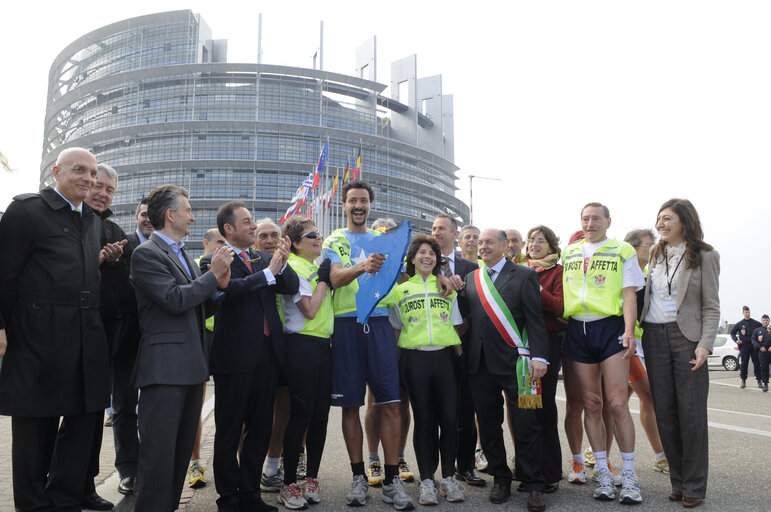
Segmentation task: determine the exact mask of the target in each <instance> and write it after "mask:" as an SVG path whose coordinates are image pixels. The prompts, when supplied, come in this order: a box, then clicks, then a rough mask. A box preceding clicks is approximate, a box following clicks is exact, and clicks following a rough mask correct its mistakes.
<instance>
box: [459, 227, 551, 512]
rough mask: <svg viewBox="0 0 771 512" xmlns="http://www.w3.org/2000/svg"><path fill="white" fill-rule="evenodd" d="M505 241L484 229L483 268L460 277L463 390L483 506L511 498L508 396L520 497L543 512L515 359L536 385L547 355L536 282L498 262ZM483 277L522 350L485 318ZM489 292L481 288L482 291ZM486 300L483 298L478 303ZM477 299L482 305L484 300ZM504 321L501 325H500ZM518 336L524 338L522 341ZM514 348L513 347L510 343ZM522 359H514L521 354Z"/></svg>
mask: <svg viewBox="0 0 771 512" xmlns="http://www.w3.org/2000/svg"><path fill="white" fill-rule="evenodd" d="M504 247H506V233H505V232H504V231H501V230H499V229H486V230H484V231H483V232H482V233H481V234H480V236H479V254H480V255H481V257H482V261H483V262H484V266H483V267H482V268H480V269H478V270H475V271H473V272H471V273H469V274H467V275H466V278H465V281H466V288H465V289H464V290H463V291H462V292H461V294H460V307H461V309H463V302H464V301H465V302H466V303H467V307H468V310H469V311H470V317H471V337H470V339H469V342H468V355H467V356H466V357H467V358H468V372H469V386H470V388H471V395H472V397H473V402H474V408H475V409H476V413H477V420H478V421H479V431H480V434H481V438H482V449H483V450H484V452H485V454H486V456H487V460H488V461H489V465H488V466H487V472H488V473H489V474H490V475H492V476H493V488H492V489H491V491H490V501H492V502H493V503H503V502H505V501H506V500H507V499H508V497H509V496H510V494H511V479H512V475H511V470H510V469H509V467H508V465H507V463H506V449H505V447H504V444H503V431H502V430H501V424H502V423H503V406H504V401H503V396H502V394H501V392H502V391H505V392H506V393H508V394H509V396H510V397H511V399H510V400H509V409H510V411H511V416H512V425H513V427H514V440H515V444H516V446H515V450H516V456H517V464H518V466H519V473H520V474H521V479H522V482H523V483H524V484H525V489H526V490H527V493H528V497H527V510H528V511H531V512H537V511H542V510H544V509H545V508H546V504H545V503H544V499H543V491H544V489H545V487H546V482H545V480H544V477H543V473H542V471H541V458H542V453H541V452H542V450H541V427H540V424H539V423H538V420H537V419H536V416H535V410H534V409H527V408H524V407H520V406H518V402H519V401H518V400H517V397H518V395H519V385H520V383H519V382H517V371H516V365H517V358H518V357H520V355H529V356H530V358H531V363H530V364H531V366H530V380H531V382H536V381H538V379H540V378H541V377H543V376H544V375H545V374H546V369H547V364H548V361H547V358H548V354H549V348H548V338H547V334H546V326H545V324H544V321H543V315H542V312H541V296H540V292H539V284H538V277H537V276H536V273H535V272H534V271H533V270H531V269H530V268H528V267H523V266H521V265H516V264H514V263H513V262H511V261H509V260H508V259H506V258H505V257H504ZM485 273H486V275H489V282H490V285H489V286H491V287H494V289H495V290H496V293H497V294H498V295H499V297H500V299H501V300H502V301H503V302H504V303H505V305H504V307H505V308H506V309H507V310H508V311H509V312H510V313H511V318H512V320H513V322H514V323H515V324H516V326H515V327H516V329H518V333H524V332H525V331H526V332H527V335H526V339H527V349H529V354H527V353H526V351H525V349H524V348H523V349H519V348H516V347H515V346H511V345H510V344H509V341H505V339H504V337H503V336H502V334H501V333H500V331H499V330H498V329H497V328H496V323H495V322H500V321H501V318H500V316H496V318H492V317H491V311H492V310H491V309H489V308H488V307H487V306H486V305H487V304H489V302H490V300H492V299H490V298H489V295H486V294H485V291H484V290H483V289H480V286H479V285H478V284H477V282H479V283H482V282H483V281H484V282H487V277H486V275H485ZM484 286H488V285H484V284H483V285H482V288H484ZM485 297H487V298H485ZM483 299H484V300H483ZM504 321H507V320H504ZM524 336H525V334H523V337H524ZM512 343H513V342H512ZM520 353H521V354H520Z"/></svg>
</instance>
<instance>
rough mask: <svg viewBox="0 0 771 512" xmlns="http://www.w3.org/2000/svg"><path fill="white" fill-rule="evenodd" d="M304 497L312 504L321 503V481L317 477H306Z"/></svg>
mask: <svg viewBox="0 0 771 512" xmlns="http://www.w3.org/2000/svg"><path fill="white" fill-rule="evenodd" d="M303 497H304V498H305V501H307V502H308V503H310V504H312V505H316V504H318V503H321V497H320V496H319V481H318V480H316V479H315V478H311V477H306V478H305V486H304V487H303Z"/></svg>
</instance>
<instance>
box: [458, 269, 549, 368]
mask: <svg viewBox="0 0 771 512" xmlns="http://www.w3.org/2000/svg"><path fill="white" fill-rule="evenodd" d="M465 281H466V287H465V288H464V289H463V291H462V292H461V293H460V295H459V300H460V301H461V302H463V301H466V303H467V304H468V308H469V310H470V311H471V337H470V339H469V353H468V365H469V374H471V375H474V374H475V373H477V372H478V371H479V367H480V362H481V360H482V349H483V348H484V362H485V364H486V366H487V370H488V371H489V372H490V374H492V375H511V376H513V375H516V363H517V357H518V355H519V354H518V352H517V349H515V348H512V347H510V346H509V345H507V344H506V342H505V341H504V340H503V337H502V336H501V335H500V334H499V333H498V330H497V329H496V328H495V324H493V322H492V320H491V319H490V317H489V316H488V315H487V312H485V310H484V308H483V307H482V302H481V301H480V299H479V292H478V291H477V288H476V285H475V284H474V272H471V273H469V274H467V275H466V278H465ZM494 285H495V288H496V290H498V293H499V294H500V295H501V298H502V299H503V300H504V302H505V303H506V305H507V306H508V307H509V310H510V311H511V316H512V317H513V318H514V322H516V324H517V327H518V328H519V330H520V332H522V330H523V329H525V328H527V335H528V348H530V356H531V357H541V358H543V359H545V360H547V361H548V360H549V339H548V337H547V334H546V326H545V324H544V322H543V312H542V311H541V293H540V291H539V284H538V276H537V275H536V273H535V271H534V270H532V269H530V268H528V267H523V266H521V265H517V264H515V263H512V262H511V261H506V263H505V264H504V266H503V268H502V269H501V273H500V275H499V276H498V277H497V278H496V279H495V282H494Z"/></svg>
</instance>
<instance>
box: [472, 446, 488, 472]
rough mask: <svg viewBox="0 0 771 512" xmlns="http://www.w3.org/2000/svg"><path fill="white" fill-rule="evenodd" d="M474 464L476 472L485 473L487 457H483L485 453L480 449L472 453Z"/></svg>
mask: <svg viewBox="0 0 771 512" xmlns="http://www.w3.org/2000/svg"><path fill="white" fill-rule="evenodd" d="M474 463H475V465H476V467H477V471H487V457H485V452H483V451H482V449H481V448H477V449H476V451H475V452H474Z"/></svg>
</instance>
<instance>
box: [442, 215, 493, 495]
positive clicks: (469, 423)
mask: <svg viewBox="0 0 771 512" xmlns="http://www.w3.org/2000/svg"><path fill="white" fill-rule="evenodd" d="M431 236H432V237H433V238H434V239H435V240H436V241H437V242H439V249H440V250H441V251H442V274H443V275H444V276H445V277H447V278H448V279H450V281H451V282H452V283H453V286H454V287H455V289H456V290H458V291H460V290H461V289H462V288H463V277H465V276H466V275H467V274H468V273H469V272H473V271H474V270H476V269H477V267H478V265H477V263H476V261H473V262H471V261H468V260H464V259H463V257H462V256H461V254H460V252H456V251H455V240H456V239H457V238H458V223H457V221H456V220H455V219H453V218H452V217H450V216H449V215H446V214H444V213H442V214H439V215H437V216H436V219H434V223H433V225H432V226H431ZM460 305H461V306H462V307H461V308H460V310H461V311H460V312H461V315H462V316H463V319H464V320H466V321H468V320H469V311H468V309H467V308H466V307H465V303H461V304H460ZM464 329H468V326H464ZM470 335H471V332H470V331H469V330H466V331H465V332H464V333H463V334H462V335H461V337H460V341H461V347H462V348H463V355H461V357H460V358H459V359H458V365H459V366H460V379H459V380H458V453H457V459H456V468H455V469H456V472H455V478H457V479H458V480H462V481H464V482H466V483H467V484H469V485H474V486H478V487H484V485H485V484H486V483H487V482H486V481H485V480H484V478H482V477H481V476H479V473H477V470H476V467H475V464H474V451H475V450H474V449H475V448H476V442H477V427H476V420H475V417H474V402H473V400H472V397H471V388H470V387H469V379H468V359H467V357H466V354H467V353H468V342H469V337H470Z"/></svg>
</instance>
